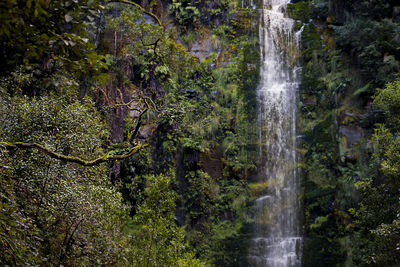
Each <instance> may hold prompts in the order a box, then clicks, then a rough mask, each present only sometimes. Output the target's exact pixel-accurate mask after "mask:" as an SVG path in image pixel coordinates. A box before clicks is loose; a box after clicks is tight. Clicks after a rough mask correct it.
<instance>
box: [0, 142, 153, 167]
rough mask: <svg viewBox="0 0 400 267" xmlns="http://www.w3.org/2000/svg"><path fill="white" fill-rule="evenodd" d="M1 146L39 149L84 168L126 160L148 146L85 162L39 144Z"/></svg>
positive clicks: (17, 143)
mask: <svg viewBox="0 0 400 267" xmlns="http://www.w3.org/2000/svg"><path fill="white" fill-rule="evenodd" d="M0 146H3V147H5V148H6V149H7V150H11V149H17V148H19V149H37V150H40V151H42V152H43V153H45V154H47V155H49V156H50V157H52V158H54V159H58V160H64V161H67V162H73V163H77V164H80V165H83V166H95V165H98V164H100V163H103V162H107V161H113V160H123V159H126V158H129V157H131V156H132V155H134V154H135V153H137V152H139V150H141V149H142V148H144V147H146V146H147V145H142V144H136V145H135V146H133V147H132V148H131V149H130V150H129V151H128V152H127V153H125V154H122V155H110V154H107V155H103V156H100V157H98V158H97V159H94V160H84V159H82V158H79V157H75V156H67V155H63V154H58V153H56V152H54V151H52V150H50V149H48V148H46V147H45V146H44V145H41V144H38V143H23V142H14V143H9V142H0Z"/></svg>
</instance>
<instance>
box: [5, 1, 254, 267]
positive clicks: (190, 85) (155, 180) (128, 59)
mask: <svg viewBox="0 0 400 267" xmlns="http://www.w3.org/2000/svg"><path fill="white" fill-rule="evenodd" d="M240 5H241V1H224V0H214V1H205V2H204V3H200V2H199V1H175V0H174V1H151V2H150V3H148V2H147V1H143V2H142V3H136V2H130V1H124V0H121V1H109V2H104V1H97V0H94V1H93V0H79V1H78V0H76V1H43V0H33V1H19V0H16V1H7V2H5V3H2V4H1V21H2V26H1V32H0V38H1V46H2V52H1V53H2V54H1V56H2V58H1V61H2V63H3V64H2V66H1V80H0V107H1V108H0V110H1V111H0V120H1V124H0V141H1V143H0V152H1V157H0V172H1V180H0V188H1V190H0V192H1V193H0V194H1V195H0V196H1V204H0V208H1V215H0V229H1V231H0V265H9V266H27V265H31V266H38V265H44V266H61V265H63V266H77V265H78V266H87V265H105V266H111V265H124V266H126V265H129V266H203V265H205V264H211V265H213V264H215V265H222V264H228V265H229V264H230V265H235V264H236V265H237V264H239V262H242V261H243V260H244V257H245V245H244V242H245V240H246V238H245V236H246V229H247V228H246V225H247V223H248V218H247V217H246V214H245V213H246V210H247V205H248V203H249V201H248V199H249V191H250V189H249V187H248V185H247V182H246V179H247V177H248V176H249V173H250V172H251V171H253V170H254V169H255V156H254V152H255V150H256V144H255V143H256V141H255V130H254V127H255V126H254V125H255V116H256V115H255V113H256V112H255V101H256V99H255V88H256V86H257V80H258V72H259V71H258V47H257V35H256V34H255V33H256V32H257V31H256V29H257V28H256V26H257V25H256V24H255V23H254V21H257V18H256V13H254V12H253V11H251V10H248V9H240ZM200 14H201V15H200ZM211 25H212V26H211ZM197 50H201V51H202V52H201V53H200V54H196V51H197ZM188 51H190V53H188ZM194 55H195V56H194ZM199 59H200V60H199ZM122 159H124V160H122Z"/></svg>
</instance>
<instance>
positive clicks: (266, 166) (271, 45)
mask: <svg viewBox="0 0 400 267" xmlns="http://www.w3.org/2000/svg"><path fill="white" fill-rule="evenodd" d="M289 2H290V1H288V0H263V7H262V16H261V17H262V20H261V23H260V33H259V35H260V48H261V68H260V71H261V73H260V85H259V88H258V92H257V95H258V100H259V109H258V116H259V117H258V123H259V132H258V134H259V141H260V142H261V145H260V157H261V162H263V163H262V168H261V171H260V173H259V181H258V182H259V183H260V184H261V185H263V186H264V187H265V189H264V191H263V192H264V195H263V196H262V197H260V198H258V199H257V200H256V201H255V215H254V220H255V234H254V238H253V239H251V241H250V246H249V251H248V255H247V259H248V263H249V266H257V267H258V266H268V267H270V266H283V267H284V266H301V250H302V238H301V234H300V232H301V231H300V229H301V222H300V218H299V217H300V215H299V213H300V203H299V202H300V201H299V195H300V184H299V174H298V172H297V170H296V169H297V167H296V91H297V88H298V83H299V77H298V73H299V70H300V68H299V67H298V66H297V65H296V64H297V58H298V55H299V41H300V40H299V38H300V35H301V34H300V33H299V32H298V33H296V32H294V20H292V19H290V18H287V17H286V16H285V12H286V6H287V4H288V3H289Z"/></svg>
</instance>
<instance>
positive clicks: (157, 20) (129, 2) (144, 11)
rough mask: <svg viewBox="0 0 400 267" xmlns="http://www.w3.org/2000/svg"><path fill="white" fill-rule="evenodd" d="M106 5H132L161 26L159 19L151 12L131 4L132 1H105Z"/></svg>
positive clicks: (133, 3) (136, 4)
mask: <svg viewBox="0 0 400 267" xmlns="http://www.w3.org/2000/svg"><path fill="white" fill-rule="evenodd" d="M108 3H124V4H129V5H133V6H135V7H137V8H138V9H140V10H141V11H142V12H143V13H145V14H147V15H149V16H150V17H152V18H153V19H154V20H155V21H156V22H157V24H158V25H160V26H161V21H160V19H159V18H158V17H157V16H156V15H155V14H154V13H152V12H150V11H147V10H146V9H144V8H143V7H142V6H141V5H139V4H138V3H135V2H132V1H128V0H109V1H107V4H108Z"/></svg>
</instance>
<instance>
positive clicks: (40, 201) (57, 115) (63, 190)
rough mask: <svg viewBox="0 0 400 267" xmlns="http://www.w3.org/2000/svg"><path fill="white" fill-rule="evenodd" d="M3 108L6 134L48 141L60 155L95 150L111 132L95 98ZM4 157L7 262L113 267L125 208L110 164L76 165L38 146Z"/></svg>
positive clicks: (15, 101) (13, 103)
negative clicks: (93, 101)
mask: <svg viewBox="0 0 400 267" xmlns="http://www.w3.org/2000/svg"><path fill="white" fill-rule="evenodd" d="M0 114H1V116H2V121H4V122H6V123H4V124H2V127H1V130H0V138H1V140H7V141H14V140H19V141H20V140H24V141H28V142H42V143H43V144H45V145H46V146H48V147H50V148H51V149H54V150H55V151H57V152H60V153H65V154H73V155H77V156H86V155H96V154H97V153H99V152H101V144H102V143H103V140H102V138H104V137H105V136H107V131H106V129H107V128H106V127H104V125H103V124H102V123H101V120H99V118H98V117H97V116H96V111H95V109H94V108H93V105H92V104H91V103H90V102H87V104H84V105H83V104H81V103H79V102H75V103H72V104H68V102H66V101H65V99H63V98H61V97H54V96H48V97H42V98H40V99H32V100H29V99H28V98H21V97H13V98H10V99H3V100H2V105H1V112H0ZM90 115H92V116H90ZM1 162H2V174H4V175H2V178H1V194H2V195H3V196H4V198H2V202H1V205H2V206H3V207H4V210H6V211H7V212H5V213H4V214H2V219H1V227H2V229H9V230H7V231H5V232H4V234H2V236H1V242H2V244H3V245H4V246H2V247H3V251H2V255H1V262H2V263H4V264H11V265H27V264H29V265H40V264H50V265H57V264H64V265H76V264H78V263H80V264H106V265H109V264H112V263H113V262H114V261H115V260H117V259H118V258H120V257H121V256H122V255H123V253H124V251H123V249H122V247H121V246H120V244H121V243H123V242H124V237H123V236H122V231H121V230H122V225H123V223H124V220H125V218H126V216H127V213H126V207H125V206H124V205H123V204H122V198H121V195H120V194H119V193H117V192H116V191H115V190H114V189H112V187H111V185H110V184H109V182H108V178H107V169H106V168H105V166H97V167H93V168H87V169H86V168H77V167H76V166H74V165H73V164H68V163H64V162H59V161H55V160H53V159H51V158H49V157H48V156H44V155H42V154H40V153H36V152H35V151H11V152H10V153H9V154H7V153H4V152H3V153H2V157H1ZM3 170H5V171H3ZM83 204H84V205H83ZM12 218H16V223H15V224H14V223H11V224H9V222H10V220H12ZM14 238H16V239H14ZM20 239H21V241H22V240H24V241H23V242H24V243H21V241H20ZM13 240H15V241H13ZM21 246H24V247H23V248H21Z"/></svg>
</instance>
